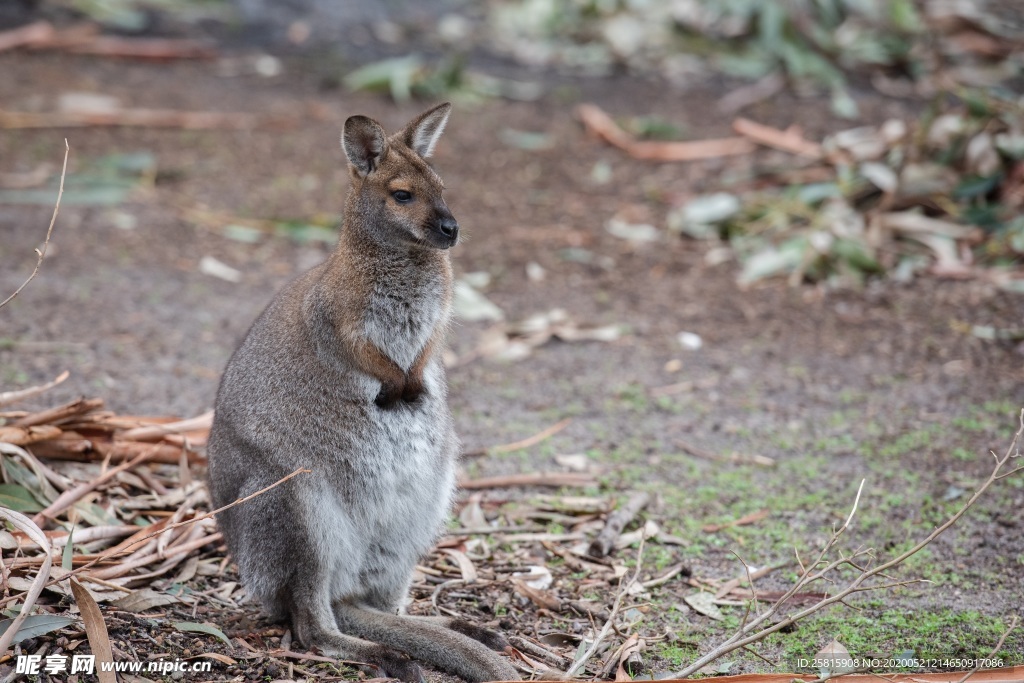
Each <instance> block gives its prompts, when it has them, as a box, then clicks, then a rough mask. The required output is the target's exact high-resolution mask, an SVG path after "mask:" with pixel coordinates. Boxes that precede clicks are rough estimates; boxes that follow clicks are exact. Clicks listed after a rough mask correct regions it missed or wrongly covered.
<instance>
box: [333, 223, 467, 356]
mask: <svg viewBox="0 0 1024 683" xmlns="http://www.w3.org/2000/svg"><path fill="white" fill-rule="evenodd" d="M358 219H359V216H358V215H355V216H351V215H347V216H346V224H345V225H344V227H343V228H342V230H341V235H340V236H339V240H338V246H337V247H336V248H335V250H334V252H333V253H332V254H331V256H330V258H329V259H328V261H327V263H326V264H325V270H324V273H323V275H322V276H321V279H320V282H319V284H318V287H317V289H318V292H317V294H316V296H317V300H318V301H319V302H320V306H318V307H320V308H322V310H321V313H322V314H326V316H327V317H328V318H329V320H330V322H331V327H332V328H333V332H334V334H335V335H340V336H343V337H352V336H363V335H366V334H368V330H373V333H372V334H370V336H374V337H380V339H374V340H373V341H374V342H375V343H378V346H382V345H387V346H389V347H392V348H391V350H392V351H393V353H389V355H391V356H392V357H393V358H394V359H395V360H396V361H397V362H402V360H403V359H401V358H398V357H396V356H403V357H404V356H407V355H409V354H412V355H415V351H416V349H415V348H405V347H407V346H411V347H417V346H421V345H422V344H424V343H425V342H426V339H427V338H428V337H429V336H430V334H431V332H432V330H433V328H434V327H435V326H436V325H437V324H445V323H446V322H447V320H448V317H449V316H448V312H449V307H450V305H451V290H452V270H451V261H450V259H449V256H448V252H447V251H441V250H436V249H430V248H424V247H420V246H417V245H414V244H412V243H408V242H399V243H390V242H383V241H382V240H380V239H378V238H376V234H377V233H378V231H375V230H367V229H366V228H365V226H364V225H363V224H362V223H360V222H359V220H358ZM392 328H393V329H392ZM385 342H386V344H385ZM406 360H408V359H406Z"/></svg>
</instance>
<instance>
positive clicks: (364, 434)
mask: <svg viewBox="0 0 1024 683" xmlns="http://www.w3.org/2000/svg"><path fill="white" fill-rule="evenodd" d="M442 107H444V105H442ZM441 110H442V108H441V107H438V108H435V109H434V110H431V111H428V112H426V113H425V114H424V115H423V116H422V117H420V119H417V120H416V121H414V122H413V123H411V124H410V126H412V127H413V128H412V134H410V132H409V130H408V129H407V130H406V131H403V133H399V134H396V135H395V136H392V137H390V138H388V139H387V142H386V146H385V151H384V152H380V150H378V149H377V148H375V147H372V146H371V145H369V144H365V145H363V146H362V147H360V149H361V150H363V152H365V154H370V155H373V154H377V156H376V157H374V158H371V159H370V162H369V163H367V164H365V165H364V164H362V163H361V162H362V161H363V160H364V159H363V157H361V156H358V154H359V153H356V157H357V158H356V159H355V160H353V154H354V153H353V151H352V150H351V149H350V144H349V140H348V136H349V131H350V127H351V128H352V130H354V131H355V132H356V133H359V132H361V131H369V133H367V134H368V135H371V136H372V135H374V134H376V133H375V130H376V129H373V128H372V125H377V124H375V123H374V122H372V121H370V120H368V119H365V120H364V119H363V117H353V118H352V119H350V120H349V122H346V152H348V154H349V158H350V160H353V161H352V163H353V167H352V169H353V170H352V173H353V179H354V184H353V190H352V191H351V192H350V196H349V199H348V202H347V205H346V206H347V211H346V219H345V225H344V227H343V229H342V233H341V236H340V239H339V244H338V247H337V249H336V250H335V252H334V253H333V254H332V255H331V257H330V258H329V259H328V260H327V262H326V263H324V264H322V265H320V266H318V267H316V268H314V269H312V270H311V271H309V272H307V273H306V274H304V275H302V276H301V277H299V278H298V279H296V280H295V281H294V282H292V283H291V284H289V285H288V286H286V287H285V288H284V289H283V290H282V291H281V292H280V293H279V294H278V295H277V296H276V297H275V299H274V300H273V301H272V303H271V304H270V305H269V306H268V307H267V309H266V310H265V311H264V312H263V314H262V315H260V317H259V318H258V319H257V320H256V322H255V323H254V324H253V326H252V328H251V329H250V330H249V332H248V334H247V336H246V338H245V340H244V341H243V342H242V344H241V346H239V348H238V350H237V351H236V352H235V353H234V355H233V356H232V358H231V360H230V361H229V363H228V365H227V368H226V370H225V372H224V376H223V379H222V381H221V385H220V389H219V391H218V394H217V403H216V416H215V419H214V424H213V428H212V430H211V433H210V439H209V445H208V452H209V459H210V468H209V477H210V489H211V492H212V497H213V503H214V505H216V506H218V507H220V506H223V505H226V504H228V503H230V502H232V501H234V500H236V499H238V498H241V497H244V496H247V495H250V494H252V493H254V492H256V491H258V490H260V489H262V488H265V487H267V486H269V485H271V484H273V483H274V482H276V481H278V480H279V479H281V478H283V477H284V476H286V475H288V474H290V473H291V472H293V471H295V470H296V469H298V468H306V469H309V470H311V474H303V475H299V476H298V477H296V478H294V479H292V480H290V481H289V482H287V483H285V484H283V485H281V486H278V487H277V488H274V489H272V490H271V491H269V492H267V493H265V494H263V495H261V496H258V497H256V498H254V499H253V500H251V501H248V502H246V503H244V504H242V505H239V506H236V507H234V508H231V509H229V510H226V511H224V512H222V513H220V514H219V515H218V523H219V524H220V527H221V529H222V531H223V533H224V537H225V539H226V540H227V543H228V547H229V549H230V551H231V553H232V555H233V557H234V559H235V561H236V562H237V563H238V568H239V572H240V574H241V578H242V581H243V583H244V585H245V586H246V588H247V589H248V591H249V593H250V595H252V596H253V597H254V598H256V599H258V600H259V601H260V602H261V603H262V604H263V606H264V608H265V609H266V610H267V611H268V612H269V613H270V614H271V615H272V616H273V617H275V618H281V619H284V618H289V619H290V620H291V623H292V627H293V629H294V630H295V634H296V636H298V638H299V639H300V640H301V641H302V642H303V643H304V644H305V645H306V646H315V647H318V648H320V649H321V650H322V651H324V652H325V653H328V654H332V655H335V656H339V657H345V658H350V659H356V660H359V661H368V662H370V663H372V664H375V665H377V666H379V667H381V668H383V669H384V671H385V673H387V674H388V675H392V676H399V677H402V678H405V679H407V680H416V678H417V677H418V675H419V674H418V670H417V669H416V668H415V666H414V665H411V664H409V663H408V662H407V661H406V660H405V658H404V655H399V654H396V652H395V651H396V650H397V651H400V652H402V653H404V654H406V655H411V656H413V657H415V658H421V659H426V660H428V661H430V662H431V663H432V664H435V665H437V666H440V667H442V668H446V669H448V670H450V671H452V672H453V673H457V674H458V675H460V676H463V677H464V678H467V679H470V680H494V679H510V678H517V676H516V674H515V670H514V669H513V668H512V667H511V665H509V664H508V663H507V662H505V661H504V660H503V659H502V658H500V657H499V656H497V655H495V654H494V653H493V652H492V651H491V649H488V648H492V649H495V648H496V649H500V648H501V647H502V646H503V645H504V640H503V639H502V638H501V637H500V636H498V635H497V634H494V633H492V632H490V631H486V630H485V629H479V628H477V627H473V626H471V625H467V624H465V623H463V622H455V621H453V620H448V619H433V620H428V619H416V618H414V617H405V616H402V617H396V616H394V615H396V614H398V613H399V612H400V611H401V607H402V605H403V601H404V600H405V599H406V596H407V592H408V588H409V581H410V578H411V575H412V572H413V569H414V567H415V564H416V562H417V561H418V560H419V559H420V558H421V557H422V556H423V555H424V554H425V553H427V552H428V551H429V550H430V549H431V548H432V546H433V544H434V543H435V541H436V539H437V537H438V534H439V533H440V530H441V529H442V527H443V524H444V521H445V518H446V516H447V514H448V512H449V508H450V505H451V501H452V496H453V493H454V488H455V463H456V458H457V456H458V452H459V444H458V439H457V437H456V435H455V431H454V428H453V424H452V418H451V414H450V412H449V409H448V403H447V385H446V380H445V373H444V368H443V366H442V363H441V355H440V353H432V354H430V355H429V356H426V355H424V354H429V353H430V344H431V340H432V339H436V338H438V337H442V336H443V334H444V330H445V329H446V328H447V325H448V323H449V317H450V302H451V287H452V278H451V266H450V262H449V259H448V252H447V251H446V250H445V249H443V248H441V249H435V248H429V247H427V246H424V244H425V243H424V242H423V240H422V239H421V238H422V235H420V234H419V233H417V232H416V231H415V229H413V230H412V233H411V237H410V236H409V235H405V237H403V238H402V239H395V238H394V235H395V234H399V233H401V230H399V229H398V228H395V227H394V226H392V225H390V224H385V223H386V222H387V221H386V220H385V218H380V217H378V216H376V214H375V213H374V212H375V209H374V206H375V203H374V202H375V201H376V200H375V198H374V196H370V197H369V199H367V197H364V196H363V195H365V194H370V193H372V192H373V191H374V190H373V188H372V187H371V180H372V181H373V182H377V180H381V178H382V176H381V178H378V177H377V176H374V175H373V174H374V173H376V174H378V175H380V174H385V173H394V174H398V175H397V176H395V177H399V176H402V174H403V173H404V174H406V175H405V176H402V177H407V176H408V177H412V179H413V180H412V182H413V183H414V186H415V187H419V186H417V185H415V183H417V182H422V183H425V185H424V186H423V187H424V188H426V189H425V190H424V193H425V192H426V190H427V189H430V188H433V187H434V186H433V185H431V184H430V183H435V182H436V183H437V184H438V188H439V183H440V179H439V178H436V177H435V178H430V177H428V176H429V173H433V172H432V171H429V173H428V171H427V170H424V168H421V167H419V166H418V165H417V164H416V163H414V162H415V159H414V158H413V157H411V156H410V155H415V154H417V152H416V151H415V150H411V149H410V148H409V146H408V145H405V144H404V143H403V140H409V141H412V142H413V144H414V145H415V147H416V149H418V150H420V151H426V152H427V153H429V151H430V149H431V148H432V147H433V144H434V143H435V142H436V139H437V136H439V135H440V133H441V130H443V127H444V123H445V120H446V119H447V112H448V109H447V108H444V109H443V111H441ZM439 111H440V113H437V112H439ZM430 117H432V118H430ZM357 118H358V119H360V120H359V121H355V119H357ZM423 120H427V122H428V123H430V124H431V125H432V127H431V126H428V125H426V124H425V123H423V122H422V121H423ZM353 121H355V122H354V123H353ZM367 122H369V123H367ZM371 124H372V125H371ZM403 134H404V137H403ZM423 135H427V137H429V140H427V142H428V143H429V144H427V145H426V146H424V145H423V140H422V139H421V138H422V137H423ZM357 142H358V141H357ZM379 142H380V141H379V139H378V140H376V143H377V144H378V146H379ZM366 150H369V151H366ZM417 158H418V156H417ZM389 164H390V166H389ZM364 166H365V167H364ZM423 167H426V165H425V164H423ZM388 169H391V170H388ZM410 169H411V170H410ZM416 174H419V175H416ZM434 175H435V176H436V174H434ZM421 176H422V177H421ZM375 178H376V180H375ZM383 179H384V180H386V179H387V178H383ZM428 186H429V187H428ZM403 187H404V186H403ZM417 192H418V191H417ZM436 192H437V197H436V198H434V199H433V200H431V201H433V202H434V203H433V205H432V206H433V208H432V209H430V210H431V211H433V212H434V213H433V214H430V215H431V216H433V217H432V218H430V219H429V220H433V221H435V222H437V221H440V220H441V219H442V218H444V216H447V218H448V219H450V217H451V215H450V213H447V207H444V205H443V201H442V200H440V189H437V190H436ZM353 195H356V196H353ZM396 196H397V195H396ZM417 196H420V195H419V194H418V195H417ZM422 196H424V197H425V196H426V194H423V195H422ZM382 201H391V200H390V199H388V198H387V197H385V199H384V200H382ZM423 201H424V202H425V201H426V200H423ZM438 202H440V203H438ZM393 203H394V202H393ZM403 210H405V208H404V207H403V206H399V205H397V204H396V205H395V209H394V211H395V212H396V213H395V215H401V216H405V215H406V214H404V213H401V211H403ZM417 210H422V211H426V210H427V209H425V208H423V207H420V208H419V209H417ZM410 211H411V210H410ZM438 212H440V213H438ZM409 215H413V216H418V215H420V214H412V213H409ZM424 215H425V214H424ZM438 216H441V218H438ZM387 220H390V219H387ZM403 220H404V219H403ZM408 220H410V221H411V220H413V219H412V218H410V219H408ZM417 220H418V219H417ZM424 220H428V219H424ZM382 221H383V222H382ZM393 222H394V221H392V223H393ZM450 223H451V224H453V225H454V219H451V220H450ZM427 227H428V228H430V227H431V226H427ZM414 228H415V226H414ZM431 229H435V228H431ZM455 229H456V230H457V226H456V227H455ZM394 230H399V232H398V233H394V234H392V233H393V232H394ZM401 234H402V235H404V234H405V233H401ZM432 237H434V238H437V239H441V238H440V237H437V236H436V235H434V236H432ZM455 237H457V234H456V236H455ZM406 238H408V239H406ZM451 244H454V238H453V239H452V241H451ZM365 341H369V342H370V343H371V344H372V345H373V347H375V349H379V351H380V352H383V353H384V354H385V355H386V356H387V358H390V359H391V361H393V364H394V365H397V366H398V368H400V370H401V371H402V372H405V373H407V376H409V373H411V372H413V369H414V366H415V365H416V363H417V362H418V361H417V359H418V358H425V361H424V364H423V366H422V391H421V392H413V393H412V395H410V394H409V392H408V390H407V393H406V395H405V400H397V401H396V402H389V403H388V404H387V407H382V406H383V405H385V404H384V403H382V402H381V396H382V395H383V393H384V391H385V388H384V386H383V383H382V381H381V380H380V379H379V378H378V377H377V376H375V371H373V369H372V367H373V366H372V365H367V363H370V361H366V360H365V359H362V358H361V357H360V356H357V355H356V354H355V352H354V351H353V349H357V350H358V349H359V348H362V347H361V346H360V345H361V344H363V343H364V342H365ZM424 349H426V351H425V350H424ZM371 350H373V349H371ZM375 352H376V351H375ZM384 360H385V361H386V360H387V359H384ZM367 368H370V370H369V371H368V370H367ZM410 383H411V380H410ZM391 398H392V399H394V396H392V397H391ZM481 641H482V642H483V643H485V644H486V646H485V645H484V644H481Z"/></svg>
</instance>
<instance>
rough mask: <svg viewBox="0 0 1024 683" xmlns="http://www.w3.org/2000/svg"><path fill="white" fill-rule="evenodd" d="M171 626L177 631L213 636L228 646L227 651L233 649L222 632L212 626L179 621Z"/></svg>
mask: <svg viewBox="0 0 1024 683" xmlns="http://www.w3.org/2000/svg"><path fill="white" fill-rule="evenodd" d="M172 626H174V628H176V629H178V630H179V631H187V632H189V633H205V634H206V635H209V636H214V637H216V638H219V639H220V640H222V641H223V642H224V644H225V645H227V646H228V648H229V649H233V646H232V645H231V641H230V640H228V637H227V636H226V635H224V632H223V631H221V630H220V629H219V628H217V627H216V626H214V625H213V624H197V623H195V622H192V621H179V622H176V623H174V624H172Z"/></svg>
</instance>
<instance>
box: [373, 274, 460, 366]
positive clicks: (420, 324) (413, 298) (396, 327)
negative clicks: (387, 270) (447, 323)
mask: <svg viewBox="0 0 1024 683" xmlns="http://www.w3.org/2000/svg"><path fill="white" fill-rule="evenodd" d="M425 289H427V288H423V287H417V288H394V289H391V290H383V291H376V292H374V293H373V295H372V296H371V298H370V302H369V305H368V306H367V309H366V318H365V327H366V335H367V336H368V337H369V338H370V340H371V341H372V342H373V343H374V344H375V345H376V346H377V348H379V349H381V350H382V351H384V352H385V353H386V354H387V355H388V356H389V357H390V358H391V359H392V360H394V361H395V362H396V363H397V364H398V365H399V367H401V368H402V369H404V370H408V369H409V367H410V366H411V365H412V364H413V361H415V360H416V357H417V356H418V355H419V353H420V351H421V350H422V349H423V347H424V346H425V345H426V343H427V341H428V340H429V339H430V335H431V334H433V331H434V328H435V327H436V326H437V324H438V322H439V321H440V319H441V313H442V308H441V303H440V302H439V301H438V299H437V296H436V295H431V294H428V293H427V292H426V291H424V290H425Z"/></svg>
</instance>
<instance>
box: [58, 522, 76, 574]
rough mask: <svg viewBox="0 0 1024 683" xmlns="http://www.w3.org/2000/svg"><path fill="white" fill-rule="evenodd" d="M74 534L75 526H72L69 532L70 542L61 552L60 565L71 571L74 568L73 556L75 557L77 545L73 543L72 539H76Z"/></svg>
mask: <svg viewBox="0 0 1024 683" xmlns="http://www.w3.org/2000/svg"><path fill="white" fill-rule="evenodd" d="M74 535H75V527H74V526H72V527H71V531H69V532H68V542H67V543H65V544H64V552H63V553H61V556H60V566H61V569H63V570H65V571H71V568H72V558H73V557H74V554H75V547H74V545H73V544H72V541H73V540H74Z"/></svg>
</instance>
